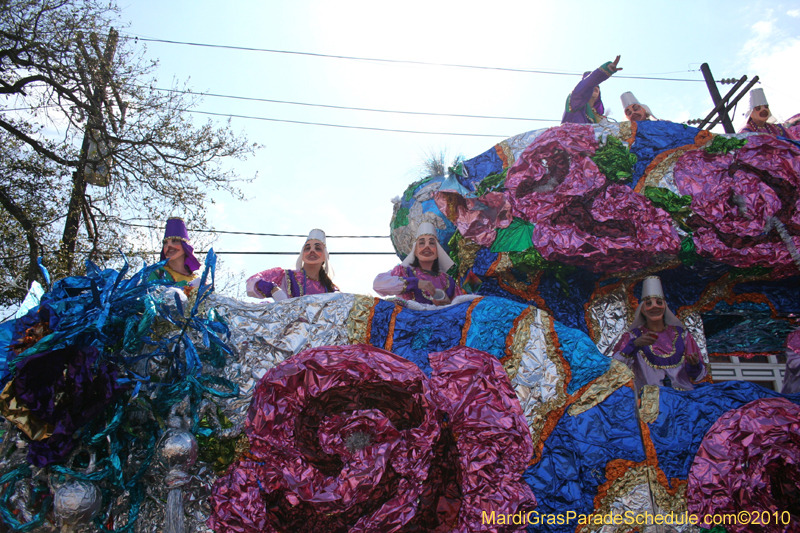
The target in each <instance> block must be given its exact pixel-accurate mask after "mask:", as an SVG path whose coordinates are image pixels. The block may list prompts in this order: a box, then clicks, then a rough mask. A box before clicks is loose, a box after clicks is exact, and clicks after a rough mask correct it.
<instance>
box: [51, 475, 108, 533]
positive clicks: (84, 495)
mask: <svg viewBox="0 0 800 533" xmlns="http://www.w3.org/2000/svg"><path fill="white" fill-rule="evenodd" d="M102 502H103V499H102V496H101V495H100V491H99V490H98V489H97V487H96V486H95V484H94V483H91V482H88V481H78V480H73V481H68V482H67V483H64V484H63V485H61V486H60V487H58V488H57V489H56V490H55V494H54V495H53V510H54V512H55V515H56V518H57V519H59V520H60V521H61V524H62V525H61V533H68V532H72V531H76V530H77V529H78V528H79V527H81V526H84V525H86V524H88V523H89V522H91V520H92V518H94V517H95V516H97V513H98V512H99V511H100V506H101V504H102Z"/></svg>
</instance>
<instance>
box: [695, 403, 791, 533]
mask: <svg viewBox="0 0 800 533" xmlns="http://www.w3.org/2000/svg"><path fill="white" fill-rule="evenodd" d="M686 496H687V500H688V507H689V512H690V513H691V514H694V515H696V516H697V517H698V519H699V521H700V523H699V524H698V525H699V526H701V527H705V528H707V529H711V527H712V525H711V524H713V523H714V522H713V521H710V522H708V524H706V525H704V524H703V523H702V522H703V520H704V519H705V518H704V517H709V520H713V517H714V516H715V515H716V516H717V517H720V516H721V515H725V516H733V515H736V516H737V517H738V520H737V522H736V523H734V524H730V522H726V525H725V527H726V528H727V529H728V531H729V532H731V533H739V532H741V533H747V532H751V531H762V532H765V533H772V532H775V533H778V532H782V533H786V532H800V507H798V502H799V501H800V407H799V406H797V405H795V404H793V403H792V402H790V401H788V400H786V399H784V398H766V399H760V400H755V401H753V402H750V403H748V404H747V405H745V406H743V407H741V408H739V409H735V410H732V411H729V412H728V413H726V414H725V415H723V416H722V417H721V418H720V419H719V420H717V422H716V423H714V425H713V426H711V429H709V430H708V433H706V436H705V437H704V438H703V442H702V443H701V444H700V449H699V450H698V451H697V454H696V455H695V458H694V462H693V463H692V468H691V470H690V471H689V482H688V487H687V489H686ZM742 522H744V523H742Z"/></svg>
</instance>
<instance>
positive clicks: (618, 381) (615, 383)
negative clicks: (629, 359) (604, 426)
mask: <svg viewBox="0 0 800 533" xmlns="http://www.w3.org/2000/svg"><path fill="white" fill-rule="evenodd" d="M632 381H633V372H632V371H631V369H630V368H628V367H627V365H625V364H624V363H622V362H620V361H617V360H616V359H612V360H611V366H610V367H609V369H608V371H607V372H606V373H605V374H603V375H602V376H600V377H599V378H597V379H596V380H594V381H593V382H592V383H591V385H589V388H588V389H586V390H585V391H584V392H583V394H581V396H580V398H578V399H577V400H576V401H575V402H574V403H573V404H572V405H570V407H569V410H568V413H569V415H570V416H577V415H579V414H581V413H583V412H586V411H588V410H589V409H591V408H592V407H594V406H596V405H599V404H600V403H602V402H603V401H604V400H605V399H606V398H608V397H609V396H611V394H613V393H614V391H616V390H617V389H619V388H620V387H623V386H625V385H627V384H628V383H631V382H632Z"/></svg>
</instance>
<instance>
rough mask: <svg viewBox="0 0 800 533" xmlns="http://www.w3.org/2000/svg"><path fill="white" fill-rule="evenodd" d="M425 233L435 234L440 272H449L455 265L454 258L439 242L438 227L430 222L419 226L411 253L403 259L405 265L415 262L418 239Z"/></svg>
mask: <svg viewBox="0 0 800 533" xmlns="http://www.w3.org/2000/svg"><path fill="white" fill-rule="evenodd" d="M423 235H433V236H434V238H435V239H436V251H437V252H438V259H439V271H440V272H447V271H448V270H450V267H451V266H453V265H454V264H455V263H453V260H452V259H450V256H449V255H447V252H445V251H444V248H442V245H441V244H439V237H438V236H437V235H436V228H434V227H433V224H431V223H430V222H423V223H422V224H420V225H419V228H417V235H416V236H415V237H414V244H413V245H412V246H411V253H409V254H408V255H407V256H406V258H405V259H404V260H403V266H411V263H413V262H414V259H416V255H414V252H415V251H416V249H417V239H419V238H420V237H422V236H423Z"/></svg>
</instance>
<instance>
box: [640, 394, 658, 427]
mask: <svg viewBox="0 0 800 533" xmlns="http://www.w3.org/2000/svg"><path fill="white" fill-rule="evenodd" d="M659 390H660V389H659V388H658V386H657V385H645V386H644V387H642V392H641V396H640V398H639V418H640V419H641V420H642V422H644V423H645V424H652V423H653V422H655V421H656V419H658V402H659V398H658V396H659V394H658V392H659Z"/></svg>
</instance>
